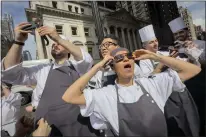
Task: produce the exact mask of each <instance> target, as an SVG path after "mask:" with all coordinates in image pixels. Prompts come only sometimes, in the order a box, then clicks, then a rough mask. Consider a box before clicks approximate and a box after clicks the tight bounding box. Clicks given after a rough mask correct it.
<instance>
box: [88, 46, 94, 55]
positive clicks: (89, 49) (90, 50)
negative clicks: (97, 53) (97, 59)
mask: <svg viewBox="0 0 206 137" xmlns="http://www.w3.org/2000/svg"><path fill="white" fill-rule="evenodd" d="M88 53H89V54H90V55H91V56H92V55H93V54H92V47H88ZM92 57H93V56H92Z"/></svg>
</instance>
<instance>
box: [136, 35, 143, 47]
mask: <svg viewBox="0 0 206 137" xmlns="http://www.w3.org/2000/svg"><path fill="white" fill-rule="evenodd" d="M136 38H137V44H138V48H139V49H142V41H141V38H140V35H139V33H137V32H136Z"/></svg>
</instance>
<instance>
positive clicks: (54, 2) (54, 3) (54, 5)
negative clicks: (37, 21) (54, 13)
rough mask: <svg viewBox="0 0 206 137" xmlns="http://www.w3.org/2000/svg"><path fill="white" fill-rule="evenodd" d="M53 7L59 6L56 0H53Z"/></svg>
mask: <svg viewBox="0 0 206 137" xmlns="http://www.w3.org/2000/svg"><path fill="white" fill-rule="evenodd" d="M52 7H53V8H55V9H56V8H57V2H56V1H52Z"/></svg>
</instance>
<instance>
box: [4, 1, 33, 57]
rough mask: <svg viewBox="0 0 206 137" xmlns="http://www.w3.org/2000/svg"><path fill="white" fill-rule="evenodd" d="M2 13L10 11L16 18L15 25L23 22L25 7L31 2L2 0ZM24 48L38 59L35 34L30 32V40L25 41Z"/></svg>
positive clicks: (24, 19) (14, 18)
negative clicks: (6, 0) (7, 0)
mask: <svg viewBox="0 0 206 137" xmlns="http://www.w3.org/2000/svg"><path fill="white" fill-rule="evenodd" d="M1 8H2V10H1V14H2V15H3V14H4V13H9V14H11V15H12V17H13V20H14V26H17V25H18V24H19V23H21V22H26V21H27V19H26V14H25V8H29V3H28V2H26V1H13V2H5V1H3V2H2V7H1ZM23 50H28V51H29V52H30V53H31V56H32V59H36V44H35V41H34V36H32V35H30V34H29V37H28V40H27V41H26V42H25V46H24V48H23Z"/></svg>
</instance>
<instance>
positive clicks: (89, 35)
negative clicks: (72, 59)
mask: <svg viewBox="0 0 206 137" xmlns="http://www.w3.org/2000/svg"><path fill="white" fill-rule="evenodd" d="M85 29H88V36H87V35H86V31H85ZM84 36H85V37H91V34H90V28H89V27H84Z"/></svg>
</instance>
